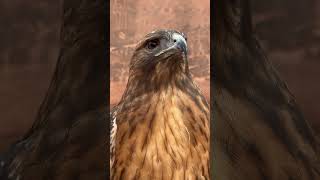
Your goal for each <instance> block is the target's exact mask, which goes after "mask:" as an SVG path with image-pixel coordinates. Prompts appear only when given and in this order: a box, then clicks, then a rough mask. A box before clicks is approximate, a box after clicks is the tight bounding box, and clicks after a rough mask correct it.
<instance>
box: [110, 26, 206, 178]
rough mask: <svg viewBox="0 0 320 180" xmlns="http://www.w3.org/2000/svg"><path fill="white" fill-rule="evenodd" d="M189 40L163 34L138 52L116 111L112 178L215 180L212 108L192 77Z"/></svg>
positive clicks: (113, 113)
mask: <svg viewBox="0 0 320 180" xmlns="http://www.w3.org/2000/svg"><path fill="white" fill-rule="evenodd" d="M186 41H187V40H186V37H185V36H184V34H182V33H180V32H178V31H175V30H157V31H154V32H151V33H150V34H148V35H146V36H145V37H144V39H143V40H142V41H141V42H140V43H139V44H138V46H137V48H136V50H135V51H134V54H133V56H132V59H131V62H130V71H129V79H128V83H127V87H126V90H125V92H124V94H123V96H122V98H121V100H120V102H119V104H118V105H117V106H116V107H115V108H114V109H113V110H112V111H111V119H112V124H113V127H112V132H111V143H110V145H111V146H110V151H111V160H110V165H111V179H209V140H210V137H209V136H210V131H209V125H210V123H209V105H208V103H207V102H206V100H205V98H204V96H203V95H202V93H201V92H200V90H199V89H198V87H197V86H196V85H195V83H194V81H193V80H192V77H191V74H190V72H189V68H188V60H187V42H186Z"/></svg>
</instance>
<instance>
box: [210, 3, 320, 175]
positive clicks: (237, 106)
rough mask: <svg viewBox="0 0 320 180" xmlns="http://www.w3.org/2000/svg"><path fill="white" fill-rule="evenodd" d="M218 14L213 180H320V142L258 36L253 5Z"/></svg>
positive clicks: (221, 7)
mask: <svg viewBox="0 0 320 180" xmlns="http://www.w3.org/2000/svg"><path fill="white" fill-rule="evenodd" d="M213 12H214V14H213V15H214V16H213V18H214V20H213V22H214V24H213V29H214V31H213V39H214V41H213V42H212V43H211V44H212V55H213V57H214V58H213V62H212V73H213V79H212V82H211V83H212V85H213V92H212V93H211V94H212V101H211V107H212V112H211V113H212V118H213V120H212V121H211V122H212V124H211V127H212V129H211V137H212V143H211V150H212V153H211V155H212V157H211V158H212V161H211V162H212V164H211V170H212V176H213V177H212V179H219V180H230V179H232V180H246V179H250V180H261V179H266V180H267V179H268V180H285V179H287V180H289V179H299V180H304V179H307V180H313V179H314V180H316V179H319V178H320V166H319V165H320V164H319V162H320V161H319V155H320V153H319V140H318V139H317V137H316V136H315V135H314V133H313V130H312V128H311V127H310V125H309V123H308V122H307V121H306V120H305V119H304V117H303V115H302V113H301V111H300V109H299V106H298V105H297V103H296V101H295V98H294V96H293V95H292V94H291V93H290V91H289V90H288V88H287V86H286V84H285V82H284V81H282V79H281V78H280V77H279V76H278V73H277V72H276V71H275V69H274V68H273V66H272V65H271V63H270V62H269V61H268V59H267V57H266V56H265V54H264V52H263V50H262V49H261V48H260V45H259V42H258V41H257V40H256V38H255V36H254V33H253V30H252V23H251V7H250V1H248V0H239V1H237V0H227V1H222V0H216V1H215V3H214V9H213Z"/></svg>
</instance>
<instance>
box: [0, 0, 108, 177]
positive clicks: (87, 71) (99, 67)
mask: <svg viewBox="0 0 320 180" xmlns="http://www.w3.org/2000/svg"><path fill="white" fill-rule="evenodd" d="M107 4H108V2H107V1H98V0H94V1H90V0H81V1H74V0H65V1H64V4H63V24H62V29H61V49H60V56H59V59H58V62H57V65H56V70H55V73H54V75H53V79H52V81H51V84H50V87H49V89H48V91H47V95H46V97H45V99H44V101H43V103H42V105H41V107H40V109H39V112H38V115H37V117H36V119H35V122H34V124H33V126H32V128H31V129H30V130H29V132H28V133H27V134H26V135H25V136H24V138H23V139H22V140H20V141H18V142H17V143H15V144H14V145H12V147H11V148H10V150H9V151H8V152H7V153H6V154H3V155H2V156H1V159H0V161H1V163H0V165H1V168H0V179H28V180H29V179H32V180H37V179H105V178H106V176H107V175H106V173H107V171H106V169H107V167H106V165H107V163H109V161H108V160H107V152H108V151H107V150H108V148H107V144H108V141H107V139H108V138H107V137H108V136H107V130H106V127H107V120H106V117H107V114H108V113H107V108H108V101H107V98H108V96H107V94H108V91H109V89H108V88H107V87H108V79H107V74H109V70H108V68H107V63H108V61H107V59H106V55H107V46H106V45H107V29H106V23H107V20H106V17H107V9H108V7H107Z"/></svg>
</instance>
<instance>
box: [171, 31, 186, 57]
mask: <svg viewBox="0 0 320 180" xmlns="http://www.w3.org/2000/svg"><path fill="white" fill-rule="evenodd" d="M172 39H173V41H174V46H176V47H177V48H178V49H180V50H182V52H183V53H184V54H185V55H186V54H187V52H188V46H187V41H186V39H185V38H184V37H183V35H181V34H179V33H174V34H173V35H172Z"/></svg>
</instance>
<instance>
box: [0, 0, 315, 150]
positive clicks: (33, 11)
mask: <svg viewBox="0 0 320 180" xmlns="http://www.w3.org/2000/svg"><path fill="white" fill-rule="evenodd" d="M61 2H62V0H59V1H49V0H34V1H32V3H31V2H23V1H19V0H2V1H0V12H1V16H0V32H1V33H0V39H1V42H0V83H1V85H0V153H1V152H3V151H4V150H5V149H6V148H7V147H8V146H9V145H10V144H11V143H13V142H14V141H16V140H18V139H19V138H21V137H22V136H23V135H24V133H25V132H26V131H27V130H28V129H29V128H30V127H31V125H32V122H33V120H34V118H35V116H36V113H37V110H38V108H39V106H40V104H41V102H42V100H43V97H44V95H45V93H46V90H47V89H48V86H49V83H50V80H51V76H52V73H53V70H54V67H55V63H56V61H57V57H58V53H59V32H60V24H61V14H62V13H61V12H62V8H61V7H62V3H61ZM252 2H253V1H252ZM110 7H111V11H110V15H111V33H110V40H111V42H110V45H111V47H110V56H111V74H110V75H111V89H110V90H111V97H110V98H111V104H112V105H114V104H116V103H117V101H118V100H119V98H120V96H121V94H122V91H123V89H124V85H125V83H126V78H127V75H128V67H127V64H128V61H129V59H130V56H131V55H132V54H131V53H132V50H133V48H134V45H135V43H136V42H137V41H138V40H140V39H141V38H142V37H143V36H144V35H145V34H146V33H148V32H150V31H152V30H153V29H156V28H173V29H177V30H179V31H182V32H184V33H186V34H187V36H188V43H189V46H190V57H189V58H190V64H191V71H192V73H193V75H194V78H195V79H196V81H197V83H198V84H199V86H200V88H201V89H202V91H203V92H204V93H205V94H206V97H207V98H209V97H210V94H209V73H210V71H209V58H210V53H209V42H210V40H209V0H176V1H172V0H171V1H170V0H156V1H146V0H135V1H129V0H111V6H110ZM253 9H254V26H255V31H256V35H257V37H258V39H259V40H260V41H261V42H262V45H263V47H264V50H265V51H266V53H267V56H268V57H269V59H270V61H272V63H273V64H274V66H275V67H276V69H278V71H279V72H280V75H281V77H282V78H283V79H284V80H285V81H286V82H287V84H288V87H289V89H290V90H291V91H292V93H293V94H294V95H295V97H296V99H297V101H298V104H299V105H300V107H301V109H302V111H303V113H304V115H305V117H306V119H307V120H308V121H309V122H310V123H312V124H313V125H314V127H315V129H316V132H317V133H318V134H319V135H320V111H319V108H320V83H318V82H319V80H318V79H319V78H320V1H317V0H305V1H298V0H260V1H255V2H253Z"/></svg>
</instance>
